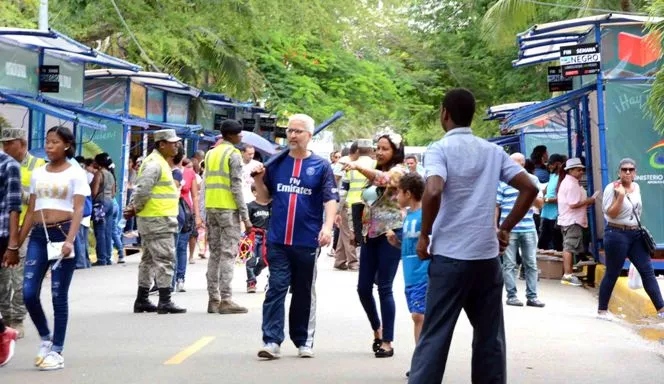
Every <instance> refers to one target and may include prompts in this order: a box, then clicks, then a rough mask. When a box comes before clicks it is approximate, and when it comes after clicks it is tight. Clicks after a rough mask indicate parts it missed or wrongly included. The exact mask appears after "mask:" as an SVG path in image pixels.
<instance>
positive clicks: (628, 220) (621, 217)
mask: <svg viewBox="0 0 664 384" xmlns="http://www.w3.org/2000/svg"><path fill="white" fill-rule="evenodd" d="M632 185H633V186H634V190H633V191H632V193H628V194H626V195H625V198H624V199H623V203H622V206H621V207H620V211H619V212H618V216H616V217H615V218H611V217H609V215H607V214H606V211H607V210H608V209H609V208H610V207H611V204H613V199H614V198H615V196H616V195H615V190H614V189H613V183H609V185H607V186H606V188H604V195H603V198H602V211H604V218H605V219H606V221H608V222H609V223H613V224H618V225H627V226H634V227H635V226H637V225H639V223H638V222H637V221H636V216H634V210H633V209H632V207H634V208H636V214H637V215H639V220H640V219H641V212H642V211H643V203H642V202H641V188H640V187H639V185H638V184H636V183H632ZM627 197H629V200H627ZM630 200H631V203H630ZM632 204H634V205H633V206H632Z"/></svg>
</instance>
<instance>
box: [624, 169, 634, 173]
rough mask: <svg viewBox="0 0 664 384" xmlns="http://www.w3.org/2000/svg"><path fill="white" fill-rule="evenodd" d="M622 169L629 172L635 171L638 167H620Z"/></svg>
mask: <svg viewBox="0 0 664 384" xmlns="http://www.w3.org/2000/svg"><path fill="white" fill-rule="evenodd" d="M620 170H621V171H623V172H625V173H627V172H631V173H634V171H636V168H620Z"/></svg>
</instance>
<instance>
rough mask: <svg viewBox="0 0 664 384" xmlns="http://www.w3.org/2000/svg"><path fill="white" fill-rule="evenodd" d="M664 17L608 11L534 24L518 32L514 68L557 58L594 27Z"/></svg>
mask: <svg viewBox="0 0 664 384" xmlns="http://www.w3.org/2000/svg"><path fill="white" fill-rule="evenodd" d="M663 20H664V18H653V17H648V16H635V15H625V14H621V13H608V14H604V15H596V16H589V17H581V18H578V19H570V20H563V21H557V22H553V23H546V24H536V25H534V26H532V27H530V28H529V29H528V30H526V31H525V32H522V33H520V34H518V35H517V45H518V46H519V58H518V59H517V60H514V61H513V62H512V65H513V66H514V67H521V66H525V65H532V64H539V63H545V62H549V61H555V60H558V59H559V58H560V48H561V47H566V46H570V45H576V44H579V43H581V42H582V41H583V40H584V39H585V38H586V36H587V35H588V34H589V33H590V32H591V31H592V30H593V28H594V27H595V26H601V25H606V24H616V23H641V24H645V23H652V22H655V23H657V22H661V21H663Z"/></svg>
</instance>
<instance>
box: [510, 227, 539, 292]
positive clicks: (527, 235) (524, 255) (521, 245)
mask: <svg viewBox="0 0 664 384" xmlns="http://www.w3.org/2000/svg"><path fill="white" fill-rule="evenodd" d="M518 250H521V264H522V265H523V268H524V275H525V277H526V298H527V299H528V300H533V299H536V298H537V232H535V231H532V232H512V233H511V234H510V244H509V245H508V246H507V249H505V254H504V255H503V278H504V279H505V290H506V291H507V298H508V299H511V298H516V270H517V268H516V254H517V251H518Z"/></svg>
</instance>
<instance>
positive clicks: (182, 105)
mask: <svg viewBox="0 0 664 384" xmlns="http://www.w3.org/2000/svg"><path fill="white" fill-rule="evenodd" d="M188 115H189V96H182V95H178V94H175V93H170V92H167V93H166V121H167V122H169V123H175V124H187V117H188Z"/></svg>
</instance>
